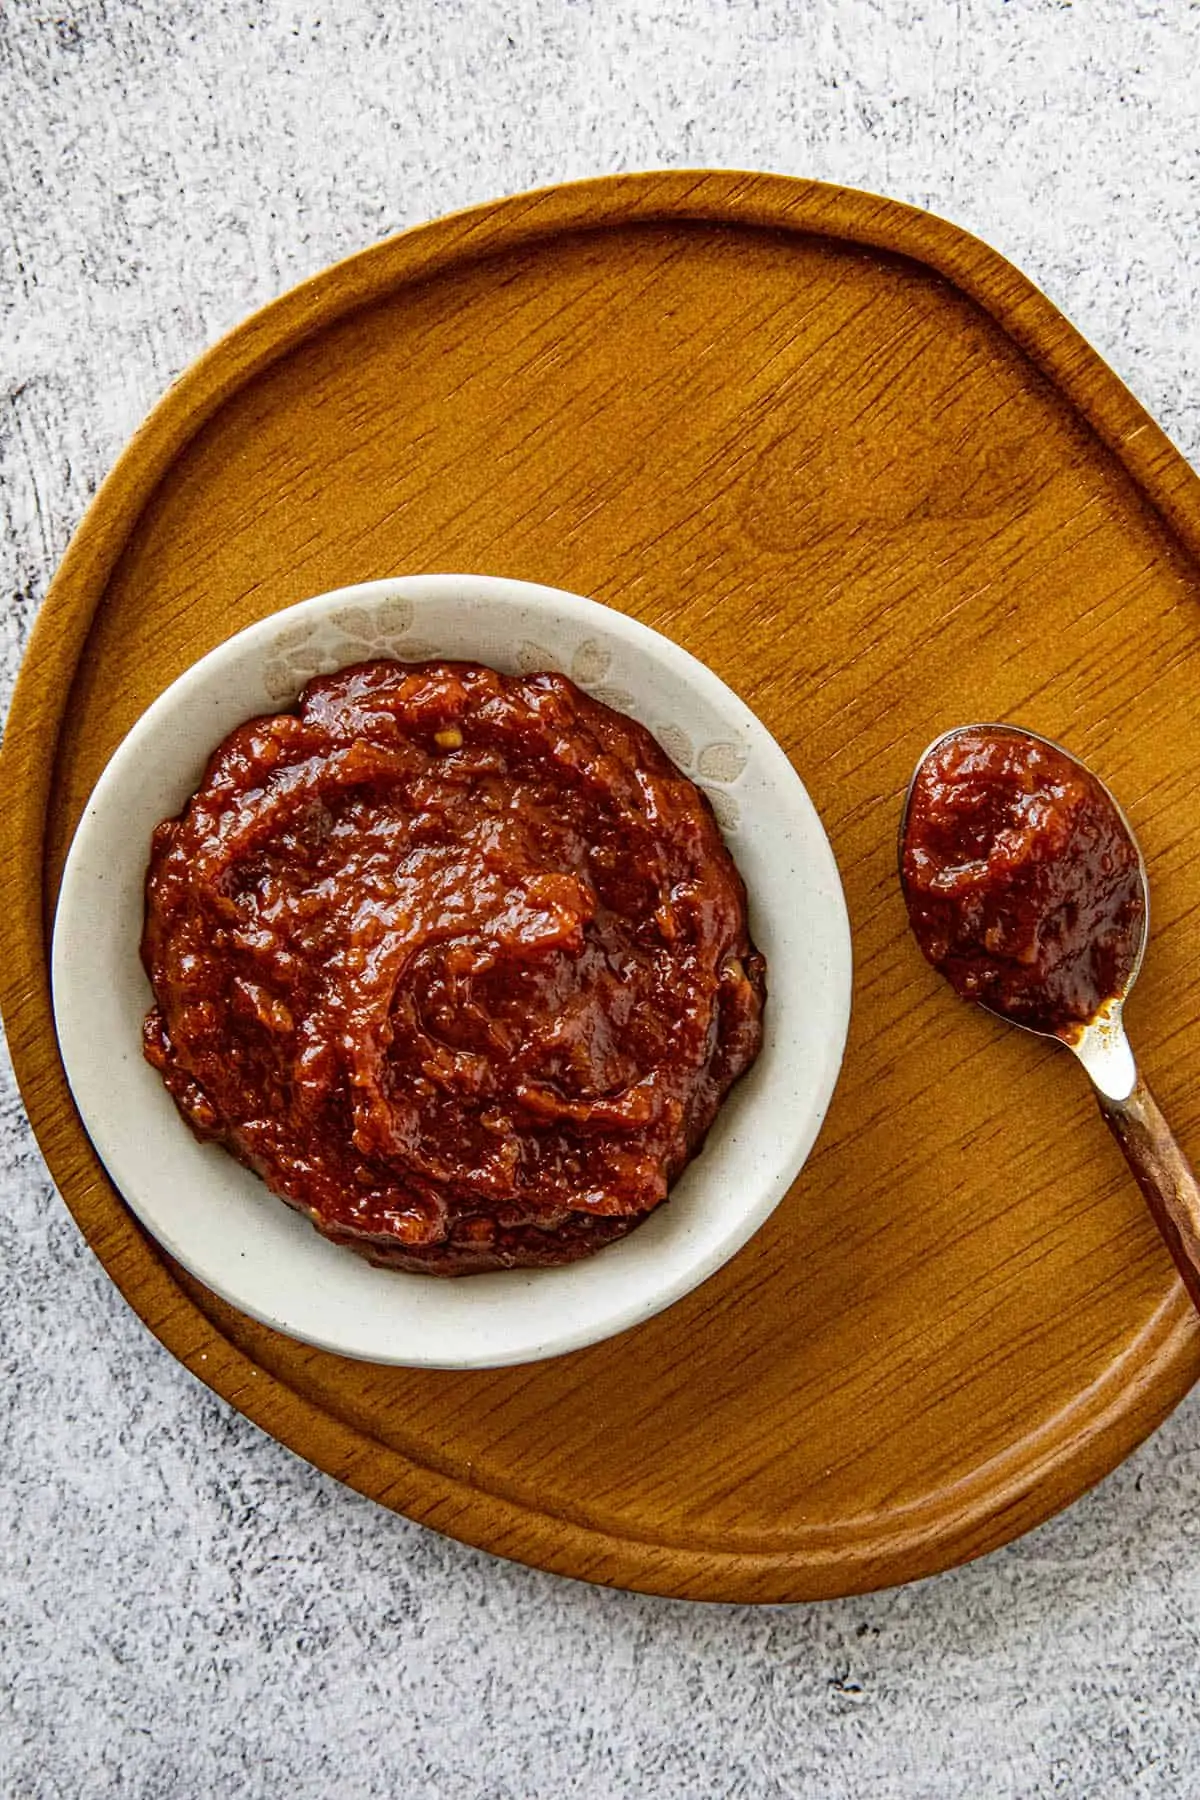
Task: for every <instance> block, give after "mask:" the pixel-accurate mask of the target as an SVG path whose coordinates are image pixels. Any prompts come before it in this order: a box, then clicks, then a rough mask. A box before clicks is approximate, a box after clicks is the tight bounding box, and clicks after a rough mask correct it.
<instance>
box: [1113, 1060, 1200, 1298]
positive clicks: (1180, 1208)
mask: <svg viewBox="0 0 1200 1800" xmlns="http://www.w3.org/2000/svg"><path fill="white" fill-rule="evenodd" d="M1097 1097H1098V1099H1099V1102H1100V1111H1101V1112H1102V1113H1103V1115H1104V1120H1105V1123H1106V1124H1107V1126H1108V1128H1109V1130H1110V1131H1111V1132H1112V1134H1113V1136H1114V1137H1115V1138H1116V1140H1117V1142H1118V1144H1120V1146H1121V1148H1122V1150H1123V1151H1124V1152H1125V1160H1126V1161H1127V1162H1128V1164H1129V1167H1130V1168H1131V1169H1132V1170H1133V1174H1134V1179H1135V1180H1136V1182H1137V1184H1138V1186H1139V1187H1140V1188H1141V1190H1142V1194H1143V1195H1144V1197H1145V1200H1146V1204H1147V1206H1148V1207H1149V1208H1150V1211H1151V1213H1152V1215H1153V1218H1154V1223H1155V1224H1156V1225H1157V1226H1158V1229H1159V1230H1160V1231H1161V1233H1162V1235H1163V1238H1164V1239H1165V1241H1166V1245H1167V1248H1168V1250H1169V1251H1170V1252H1171V1255H1172V1256H1173V1257H1174V1258H1175V1264H1176V1267H1177V1268H1178V1270H1179V1273H1180V1274H1181V1275H1182V1277H1183V1284H1184V1286H1185V1287H1186V1288H1187V1291H1188V1293H1189V1294H1190V1295H1191V1298H1192V1304H1193V1305H1194V1306H1195V1307H1196V1310H1197V1311H1198V1312H1200V1183H1197V1181H1196V1177H1195V1175H1193V1173H1192V1169H1191V1165H1190V1163H1189V1162H1188V1159H1187V1157H1186V1156H1185V1155H1184V1154H1183V1151H1182V1150H1181V1149H1180V1148H1179V1145H1178V1144H1177V1143H1176V1141H1175V1138H1174V1135H1173V1133H1172V1131H1171V1127H1170V1126H1169V1125H1168V1124H1167V1121H1166V1120H1165V1119H1164V1118H1163V1116H1162V1113H1161V1112H1160V1110H1159V1106H1158V1102H1157V1101H1156V1100H1155V1098H1154V1095H1153V1094H1152V1093H1151V1092H1150V1089H1149V1088H1148V1087H1147V1086H1146V1083H1145V1082H1144V1081H1143V1080H1142V1077H1141V1076H1140V1075H1139V1076H1138V1077H1137V1080H1136V1081H1135V1083H1134V1087H1133V1092H1132V1093H1131V1094H1130V1095H1129V1097H1128V1099H1125V1100H1111V1099H1109V1098H1108V1096H1107V1095H1105V1094H1100V1095H1098V1096H1097Z"/></svg>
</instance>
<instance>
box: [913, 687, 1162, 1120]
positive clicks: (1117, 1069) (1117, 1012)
mask: <svg viewBox="0 0 1200 1800" xmlns="http://www.w3.org/2000/svg"><path fill="white" fill-rule="evenodd" d="M971 732H975V733H982V732H987V733H992V734H994V733H999V732H1008V733H1011V734H1012V735H1013V736H1014V737H1019V738H1028V739H1032V741H1033V742H1034V743H1037V744H1043V745H1045V747H1046V748H1047V749H1048V750H1053V751H1055V752H1056V754H1057V755H1059V756H1061V757H1064V758H1065V759H1066V761H1067V762H1069V763H1072V764H1073V765H1074V766H1075V767H1076V768H1077V769H1080V770H1082V772H1083V773H1084V774H1085V775H1086V776H1087V777H1088V778H1089V779H1090V780H1091V781H1094V782H1095V783H1096V786H1097V787H1098V788H1099V789H1100V791H1101V792H1102V793H1103V794H1104V795H1105V796H1106V798H1107V799H1108V801H1109V802H1110V804H1111V805H1112V808H1113V811H1114V812H1115V813H1116V815H1117V818H1118V819H1119V820H1120V822H1121V825H1122V827H1123V829H1124V831H1125V835H1126V837H1127V838H1128V839H1129V842H1130V844H1131V845H1132V846H1133V849H1134V851H1135V853H1136V855H1137V866H1138V875H1139V881H1140V886H1141V896H1142V916H1141V931H1140V933H1139V936H1138V940H1137V944H1136V947H1135V949H1134V953H1133V966H1132V968H1131V969H1130V971H1129V974H1128V975H1127V977H1126V978H1125V980H1124V982H1123V983H1122V984H1121V987H1120V988H1119V989H1118V991H1117V992H1116V993H1114V994H1111V995H1109V996H1107V997H1106V998H1105V1000H1104V1001H1103V1003H1102V1004H1101V1005H1100V1006H1099V1007H1098V1008H1097V1010H1096V1012H1095V1013H1094V1014H1093V1016H1092V1017H1091V1018H1090V1019H1088V1020H1087V1021H1086V1022H1085V1023H1083V1024H1080V1025H1072V1026H1069V1027H1063V1028H1060V1029H1059V1030H1057V1031H1047V1030H1043V1029H1042V1028H1041V1027H1039V1026H1037V1025H1029V1024H1027V1023H1025V1021H1024V1020H1021V1019H1014V1018H1012V1017H1011V1015H1010V1014H1008V1013H1006V1012H1003V1011H1002V1010H1001V1009H1000V1008H999V1007H996V1006H990V1005H989V1004H988V1002H987V1001H986V1000H982V999H980V1000H976V1002H975V1004H976V1005H977V1006H981V1007H982V1008H983V1010H984V1011H985V1012H990V1013H991V1014H992V1015H993V1017H994V1018H997V1019H1003V1020H1004V1022H1005V1024H1007V1025H1015V1026H1016V1028H1017V1030H1018V1031H1028V1032H1029V1033H1030V1034H1031V1035H1032V1036H1033V1037H1040V1038H1052V1039H1054V1041H1055V1042H1056V1043H1060V1044H1065V1045H1066V1046H1067V1048H1068V1050H1070V1051H1072V1052H1073V1053H1074V1055H1075V1056H1077V1057H1078V1059H1079V1061H1080V1062H1081V1063H1082V1064H1083V1066H1084V1068H1085V1069H1086V1070H1087V1072H1088V1075H1089V1076H1090V1078H1091V1080H1092V1084H1093V1086H1094V1087H1095V1088H1096V1090H1097V1092H1098V1093H1101V1094H1104V1095H1106V1096H1107V1097H1108V1098H1109V1099H1112V1100H1123V1099H1125V1098H1126V1097H1127V1096H1128V1095H1129V1094H1131V1093H1132V1092H1133V1088H1134V1085H1135V1083H1136V1081H1137V1067H1136V1064H1135V1062H1134V1057H1133V1051H1132V1049H1131V1047H1130V1044H1129V1040H1128V1038H1127V1036H1126V1034H1125V1023H1124V1009H1125V1002H1126V1000H1127V999H1128V997H1129V994H1130V992H1131V991H1132V989H1133V985H1134V983H1135V982H1136V980H1137V978H1138V975H1139V974H1140V973H1141V967H1142V962H1143V960H1144V958H1145V954H1146V942H1147V939H1148V938H1149V935H1150V880H1149V876H1148V875H1147V873H1146V859H1145V857H1144V856H1143V855H1142V847H1141V845H1140V844H1139V843H1138V839H1137V833H1136V832H1135V831H1134V829H1133V826H1132V825H1131V824H1130V822H1129V818H1128V816H1127V814H1126V812H1125V810H1124V808H1123V807H1122V805H1121V803H1120V801H1119V800H1118V799H1117V797H1116V795H1115V794H1114V793H1113V791H1112V789H1111V788H1110V787H1108V785H1107V784H1106V783H1105V782H1103V781H1101V779H1100V777H1099V776H1098V775H1096V774H1095V773H1094V771H1093V770H1091V769H1089V768H1088V765H1087V764H1086V763H1085V762H1083V761H1082V760H1081V759H1080V758H1079V757H1078V756H1076V755H1075V754H1074V753H1073V752H1072V751H1070V750H1068V749H1067V748H1066V747H1065V746H1064V745H1062V744H1059V743H1056V742H1055V740H1054V739H1053V738H1049V737H1044V736H1043V735H1042V733H1041V732H1040V731H1030V730H1028V728H1027V727H1025V726H1023V725H1008V724H1003V723H989V724H975V725H954V726H952V727H951V728H950V730H949V731H943V732H942V733H941V734H940V735H939V736H938V737H936V738H934V740H933V742H932V743H931V744H929V745H928V746H927V747H926V749H925V750H923V751H922V753H921V755H920V756H919V757H918V758H917V762H916V766H915V768H914V769H913V772H912V775H911V776H910V777H909V783H908V788H907V790H906V791H905V795H904V805H903V807H902V808H901V813H900V828H899V831H898V833H897V838H896V857H897V863H898V867H899V871H900V885H901V887H902V888H903V887H904V885H905V884H904V846H905V841H906V838H907V834H908V819H909V812H910V809H911V806H912V799H913V794H914V792H915V791H916V786H917V782H918V780H919V778H920V775H921V771H922V769H923V768H924V767H925V765H926V763H927V762H928V761H929V760H930V758H931V757H933V756H936V754H937V753H938V751H939V750H941V748H942V746H943V745H944V744H947V743H949V742H950V741H951V740H952V739H953V738H956V737H963V736H966V735H967V734H968V733H971Z"/></svg>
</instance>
